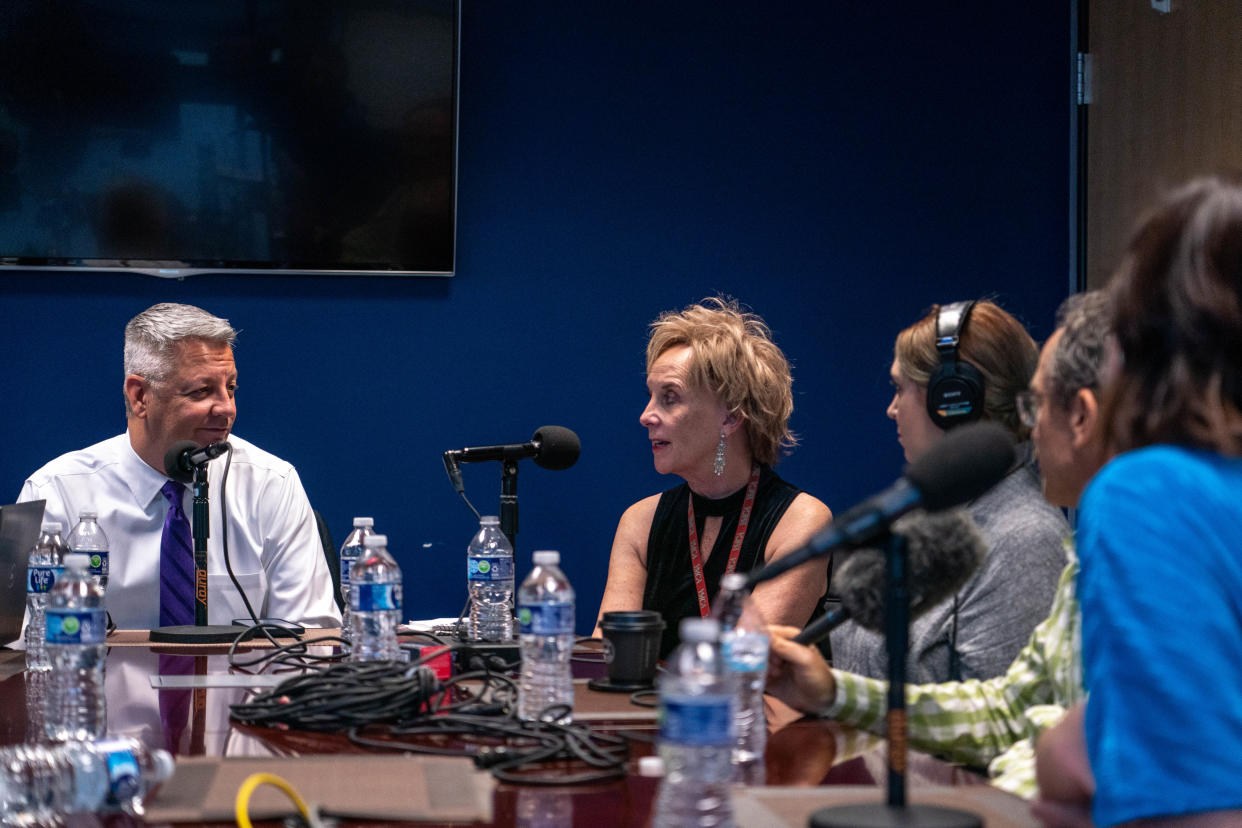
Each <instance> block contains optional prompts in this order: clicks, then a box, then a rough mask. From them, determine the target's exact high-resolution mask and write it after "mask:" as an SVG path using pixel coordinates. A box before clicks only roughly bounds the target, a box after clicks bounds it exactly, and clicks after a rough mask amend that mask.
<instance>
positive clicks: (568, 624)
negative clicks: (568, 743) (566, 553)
mask: <svg viewBox="0 0 1242 828" xmlns="http://www.w3.org/2000/svg"><path fill="white" fill-rule="evenodd" d="M534 558H535V568H534V569H532V570H531V571H530V574H529V575H527V576H526V580H525V581H523V582H522V586H521V588H520V589H519V590H518V643H519V645H520V647H521V650H522V673H521V677H520V679H519V680H518V718H521V719H538V718H540V714H542V713H543V711H544V710H546V709H547V708H548V707H551V706H553V705H564V706H565V708H566V709H565V710H564V711H559V710H558V711H556V712H555V713H554V714H553V715H551V718H553V719H554V720H556V721H561V722H568V721H570V720H572V718H573V705H574V677H573V673H572V672H571V671H570V666H569V657H570V655H572V654H573V649H574V591H573V588H572V587H570V585H569V580H568V579H567V578H566V577H565V573H564V572H561V568H560V563H561V553H560V552H552V551H548V550H542V551H539V552H536V553H535V555H534Z"/></svg>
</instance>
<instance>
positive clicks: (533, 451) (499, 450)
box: [444, 426, 582, 488]
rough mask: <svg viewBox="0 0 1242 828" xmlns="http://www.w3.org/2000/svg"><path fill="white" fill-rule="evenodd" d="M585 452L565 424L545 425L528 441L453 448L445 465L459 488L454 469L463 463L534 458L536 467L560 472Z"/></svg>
mask: <svg viewBox="0 0 1242 828" xmlns="http://www.w3.org/2000/svg"><path fill="white" fill-rule="evenodd" d="M581 453H582V444H581V443H580V442H579V441H578V435H577V434H574V433H573V432H572V431H570V430H569V429H567V428H564V427H562V426H544V427H543V428H541V429H539V430H538V431H536V432H535V435H534V436H533V437H531V438H530V441H529V442H526V443H509V444H507V445H499V446H472V447H469V448H463V449H455V450H454V449H450V450H448V451H446V452H444V468H445V471H447V472H448V475H449V479H450V480H452V481H453V486H454V488H456V487H457V478H455V477H454V475H453V472H454V471H456V470H457V465H458V464H459V463H479V462H485V461H488V460H501V461H504V460H523V459H525V458H527V457H533V458H535V465H536V466H542V467H543V468H545V469H552V470H554V471H559V470H560V469H567V468H569V467H570V466H572V465H573V464H574V463H576V462H578V455H579V454H581Z"/></svg>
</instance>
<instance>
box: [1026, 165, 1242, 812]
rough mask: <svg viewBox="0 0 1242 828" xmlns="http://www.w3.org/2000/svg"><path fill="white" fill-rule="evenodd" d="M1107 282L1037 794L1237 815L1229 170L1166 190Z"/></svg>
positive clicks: (1240, 608)
mask: <svg viewBox="0 0 1242 828" xmlns="http://www.w3.org/2000/svg"><path fill="white" fill-rule="evenodd" d="M1110 293H1111V301H1112V317H1113V330H1114V333H1115V336H1116V340H1117V346H1118V356H1119V358H1118V360H1117V368H1116V376H1115V379H1114V381H1113V383H1112V385H1111V393H1110V397H1109V400H1108V402H1107V403H1106V405H1105V408H1104V416H1103V423H1104V427H1105V437H1106V439H1107V440H1108V441H1109V444H1110V446H1111V447H1112V449H1113V450H1114V451H1115V452H1116V455H1115V456H1114V458H1113V459H1112V460H1111V461H1110V462H1109V463H1107V464H1106V465H1105V466H1104V468H1103V469H1102V470H1101V471H1100V472H1099V474H1098V475H1096V477H1095V478H1094V479H1093V480H1092V482H1091V483H1090V484H1089V485H1088V487H1087V490H1086V492H1085V494H1084V496H1083V500H1082V503H1081V515H1080V523H1079V532H1078V554H1079V559H1080V562H1081V567H1082V568H1081V573H1080V575H1079V580H1078V598H1079V601H1080V604H1081V609H1082V643H1083V671H1084V682H1085V684H1086V688H1087V691H1088V693H1089V696H1088V699H1087V701H1086V702H1085V708H1080V709H1077V710H1075V711H1074V712H1073V714H1072V715H1070V716H1068V717H1067V718H1066V720H1064V721H1063V722H1062V724H1061V725H1059V726H1058V727H1056V728H1054V729H1053V730H1051V731H1049V732H1048V733H1046V734H1045V736H1044V738H1043V739H1042V740H1041V742H1040V745H1039V750H1038V753H1039V757H1038V774H1039V783H1040V789H1041V796H1042V797H1043V802H1041V803H1040V804H1039V805H1037V806H1036V811H1035V812H1036V814H1037V815H1038V816H1040V817H1041V818H1042V819H1044V820H1045V821H1046V822H1049V823H1051V824H1058V825H1077V824H1090V822H1091V821H1094V824H1097V825H1102V826H1107V825H1117V824H1120V823H1127V824H1129V823H1132V822H1137V823H1139V824H1148V823H1149V821H1155V822H1156V823H1158V824H1160V825H1194V826H1206V825H1242V176H1239V175H1228V176H1226V175H1219V176H1213V177H1208V178H1200V179H1196V180H1194V181H1192V182H1190V183H1189V184H1186V185H1185V186H1183V187H1182V188H1181V189H1179V190H1177V191H1175V192H1173V193H1172V194H1171V195H1169V196H1168V197H1167V198H1166V199H1165V200H1164V201H1163V202H1162V203H1161V204H1160V205H1159V206H1158V207H1157V208H1156V209H1155V210H1154V211H1153V212H1152V213H1150V214H1149V215H1148V216H1147V217H1146V218H1145V219H1144V220H1143V221H1141V222H1140V224H1139V226H1138V229H1137V231H1136V233H1135V235H1134V236H1133V238H1132V240H1131V242H1130V245H1129V248H1128V249H1127V251H1126V254H1125V256H1124V258H1123V259H1122V262H1121V265H1120V267H1119V268H1118V270H1117V272H1116V274H1115V276H1114V279H1113V281H1112V283H1111V285H1110ZM1084 750H1085V757H1086V759H1087V760H1088V761H1087V762H1083V761H1082V759H1083V755H1084ZM1088 808H1089V815H1088Z"/></svg>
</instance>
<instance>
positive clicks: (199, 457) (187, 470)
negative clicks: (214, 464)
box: [164, 440, 231, 483]
mask: <svg viewBox="0 0 1242 828" xmlns="http://www.w3.org/2000/svg"><path fill="white" fill-rule="evenodd" d="M229 448H231V447H230V446H229V444H228V441H223V442H219V443H210V444H208V445H205V446H202V447H200V446H199V445H198V443H196V442H194V441H193V440H178V441H177V442H175V443H173V444H172V445H171V446H169V448H168V451H166V452H164V474H166V475H168V476H169V477H171V478H172V479H173V480H177V481H180V482H181V483H192V482H194V469H195V468H197V467H198V466H201V465H203V464H204V463H206V462H208V461H210V460H215V459H216V458H217V457H219V456H220V455H221V454H224V453H225V452H226V451H228V450H229Z"/></svg>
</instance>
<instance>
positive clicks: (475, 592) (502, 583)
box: [466, 515, 513, 641]
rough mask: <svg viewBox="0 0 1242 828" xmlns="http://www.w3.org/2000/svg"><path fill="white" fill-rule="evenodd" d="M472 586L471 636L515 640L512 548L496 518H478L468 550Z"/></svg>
mask: <svg viewBox="0 0 1242 828" xmlns="http://www.w3.org/2000/svg"><path fill="white" fill-rule="evenodd" d="M466 555H467V562H466V578H467V580H468V585H469V587H470V626H469V628H468V637H469V638H472V639H474V640H476V641H512V640H513V546H512V545H510V543H509V539H508V538H507V537H505V533H504V532H501V531H500V519H499V518H497V517H496V516H495V515H484V516H483V517H481V518H479V531H478V533H477V534H475V536H474V537H473V538H471V539H470V547H469V549H467V550H466Z"/></svg>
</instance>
